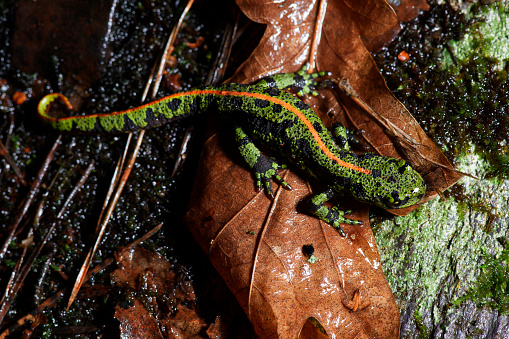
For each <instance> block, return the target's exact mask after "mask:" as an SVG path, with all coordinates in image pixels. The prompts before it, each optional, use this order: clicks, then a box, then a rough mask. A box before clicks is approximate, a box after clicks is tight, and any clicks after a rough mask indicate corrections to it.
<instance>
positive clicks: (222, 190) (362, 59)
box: [186, 0, 460, 338]
mask: <svg viewBox="0 0 509 339" xmlns="http://www.w3.org/2000/svg"><path fill="white" fill-rule="evenodd" d="M238 4H239V6H240V8H241V9H242V11H243V12H244V13H245V14H246V15H247V16H248V17H249V18H250V19H252V20H254V21H256V22H260V23H264V24H267V29H266V32H265V35H264V36H263V38H262V40H261V41H260V43H259V45H258V46H257V48H256V49H255V50H254V52H253V53H252V55H251V56H250V57H249V58H248V59H247V60H246V61H245V62H244V63H243V64H242V65H241V66H240V67H239V69H238V71H237V72H236V73H235V75H234V76H233V77H232V78H231V79H230V81H233V82H240V83H252V82H254V81H256V80H258V79H260V78H262V77H264V76H267V75H270V74H275V73H282V72H283V73H284V72H293V71H296V70H298V69H299V68H300V67H301V66H302V64H304V63H306V62H307V61H308V60H311V61H314V64H315V65H316V68H317V69H318V70H320V71H331V72H332V73H333V77H334V78H337V79H346V80H347V81H348V83H349V85H350V86H351V88H352V89H353V91H355V93H356V94H357V95H358V97H359V98H360V99H361V100H362V101H363V102H364V103H366V104H367V105H369V107H370V108H371V109H373V110H374V111H375V112H377V113H378V114H380V115H381V117H383V119H384V120H387V121H389V122H390V123H391V124H393V125H394V126H395V128H396V129H397V130H398V131H401V134H400V135H397V136H394V135H391V134H390V133H389V132H388V131H387V130H385V128H384V127H383V126H382V124H380V120H377V119H375V118H373V116H372V115H369V114H367V113H366V112H365V111H364V110H363V109H362V108H360V107H359V106H358V104H357V103H355V102H354V101H353V100H351V98H349V96H348V95H347V94H346V93H344V92H343V91H341V90H339V89H338V88H329V89H325V90H323V91H322V93H323V97H320V98H308V99H309V100H308V103H309V104H310V105H312V106H313V107H314V108H315V110H316V111H317V112H318V113H319V114H320V116H321V117H322V119H323V120H324V122H325V123H326V125H328V126H330V125H331V124H332V122H334V121H340V122H342V123H343V124H344V125H346V126H347V127H350V128H352V129H359V130H363V131H364V134H363V135H362V138H363V141H364V142H365V143H366V144H367V145H369V146H370V147H371V149H372V151H373V152H376V153H379V154H382V155H388V156H393V157H397V158H406V159H408V160H410V161H411V162H413V164H414V165H415V166H416V167H421V168H427V169H428V173H423V174H425V175H426V179H427V180H428V183H429V184H430V186H431V187H436V188H438V189H440V190H442V189H445V188H447V187H449V186H450V185H452V184H453V183H455V182H456V181H457V180H458V179H459V177H460V175H458V174H457V173H455V172H453V171H449V170H447V169H444V168H442V167H436V166H435V165H434V163H441V164H442V165H443V166H444V167H450V164H449V163H448V161H447V159H446V158H445V157H444V156H443V154H442V153H441V152H440V151H439V150H438V149H437V148H436V146H435V145H434V144H433V143H432V142H431V140H430V139H429V138H427V136H426V135H425V134H424V132H423V131H422V130H421V128H420V127H419V125H418V124H417V122H416V121H415V120H414V119H413V118H412V116H411V115H410V114H409V112H408V111H407V110H406V109H405V108H404V107H403V105H402V104H401V103H400V102H399V101H398V100H396V99H395V98H394V96H393V95H392V94H391V92H390V91H389V90H388V89H387V87H386V86H385V82H384V80H383V78H382V77H381V75H380V73H379V72H378V70H377V68H376V65H375V64H374V62H373V60H372V59H371V56H370V54H369V52H368V51H367V49H366V48H365V46H364V44H363V42H362V40H361V37H366V38H369V37H372V36H376V35H377V34H380V33H383V32H384V31H387V30H389V29H391V28H392V27H393V26H394V25H395V24H396V23H397V19H396V16H395V13H394V12H393V10H392V9H391V8H390V7H389V6H388V5H387V3H386V2H384V1H375V0H373V1H362V2H359V1H353V0H348V1H330V2H325V1H323V2H321V3H318V2H311V1H307V0H306V1H304V0H301V1H296V2H292V3H291V4H290V3H286V2H276V3H267V2H259V1H240V0H239V1H238ZM319 6H321V7H320V8H319ZM318 37H319V39H318ZM318 42H319V43H318ZM223 135H224V137H223ZM228 138H231V135H230V133H228V131H226V130H224V131H219V133H217V134H213V135H212V136H211V137H210V138H209V139H208V140H207V141H206V142H205V145H204V149H203V154H202V159H201V162H200V165H199V168H198V173H197V180H196V183H195V188H194V191H193V197H192V203H191V207H190V210H189V212H188V214H187V217H186V218H187V222H188V224H189V227H190V229H191V231H192V232H193V234H194V236H195V238H196V239H197V241H198V242H199V243H200V245H201V247H202V248H203V249H204V251H205V252H207V253H208V255H209V257H210V259H211V261H212V263H213V264H214V266H215V267H216V269H217V270H218V271H219V273H220V274H221V275H222V277H223V278H224V279H225V281H226V283H227V284H228V286H229V287H230V289H231V291H232V292H233V293H234V295H235V296H236V297H237V299H238V300H239V302H240V304H241V306H242V307H243V308H244V310H245V312H246V314H247V315H248V317H249V319H250V320H251V322H252V324H253V326H254V328H255V330H256V332H257V334H258V335H259V336H260V337H262V338H275V337H280V338H296V337H297V336H299V333H301V334H303V335H304V336H305V337H307V338H310V337H313V336H315V335H316V337H319V336H320V335H322V334H320V333H321V332H319V331H318V330H316V329H315V332H314V333H315V334H313V335H311V334H309V321H308V319H309V318H314V319H316V321H317V322H318V323H319V324H320V325H321V327H322V328H323V330H324V331H325V332H326V333H327V335H328V336H330V337H335V338H368V337H376V338H397V337H398V334H399V314H398V309H397V307H396V304H395V302H394V298H393V296H392V293H391V290H390V288H389V286H388V284H387V281H386V280H385V277H384V275H383V271H382V268H381V266H380V259H379V256H378V251H377V248H376V243H375V241H374V238H373V234H372V232H371V229H370V227H369V222H368V206H366V205H361V204H359V203H355V202H353V203H352V204H351V205H350V206H349V202H347V201H345V203H344V204H343V205H342V206H343V207H354V208H355V209H356V210H357V213H356V214H353V215H352V218H355V219H359V220H363V221H364V225H363V226H350V225H344V226H343V227H344V230H345V233H346V234H347V236H346V237H344V238H342V237H341V236H339V234H338V232H337V231H336V230H334V229H333V228H332V227H330V226H328V225H327V224H325V223H323V222H321V221H319V220H318V219H316V218H314V217H312V216H309V215H308V214H306V213H305V211H303V210H302V209H301V208H300V206H301V204H302V202H303V201H304V200H305V199H306V198H307V197H309V196H310V194H311V193H312V192H317V190H319V189H320V187H319V186H318V187H315V186H314V183H311V184H310V183H308V182H307V181H305V178H306V176H301V175H300V174H301V173H300V172H295V173H294V172H293V168H291V169H290V170H288V171H286V172H284V179H285V180H286V181H287V182H288V183H289V184H290V185H291V186H292V187H293V190H291V191H288V190H285V189H282V188H279V187H277V185H275V184H273V189H274V190H275V191H276V192H277V193H276V195H275V199H274V200H273V201H272V200H270V199H268V198H267V197H266V196H265V194H264V193H263V192H261V193H256V192H255V190H254V183H253V180H252V176H251V174H250V173H249V171H248V170H247V169H246V168H245V167H244V166H243V165H242V164H243V163H242V161H241V159H240V158H239V156H238V155H237V154H236V151H235V150H234V149H233V148H231V146H229V145H230V144H231V139H228ZM398 138H407V139H408V140H406V139H405V140H398ZM409 140H412V141H415V145H414V146H413V147H415V149H412V148H408V147H402V145H406V143H408V142H409ZM405 142H406V143H405ZM430 160H431V162H430ZM430 180H432V181H430ZM433 195H434V193H433V192H428V194H427V195H426V198H425V200H427V199H430V198H431V197H432V196H433ZM408 211H409V210H407V211H403V213H408ZM398 212H401V211H398ZM310 244H312V245H313V248H314V255H315V257H316V258H317V259H318V260H317V261H316V262H315V263H310V262H308V260H307V259H308V258H309V257H308V255H306V254H305V253H304V252H303V246H305V245H310ZM305 324H306V325H305ZM303 327H304V328H305V330H303ZM313 328H315V327H314V326H313ZM301 330H302V331H301ZM304 333H305V334H304Z"/></svg>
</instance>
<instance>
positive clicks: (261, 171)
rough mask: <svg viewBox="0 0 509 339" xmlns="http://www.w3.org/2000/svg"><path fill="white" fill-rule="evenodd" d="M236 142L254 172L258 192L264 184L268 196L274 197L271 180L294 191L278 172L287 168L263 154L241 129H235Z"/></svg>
mask: <svg viewBox="0 0 509 339" xmlns="http://www.w3.org/2000/svg"><path fill="white" fill-rule="evenodd" d="M235 140H236V142H237V147H238V148H239V151H240V154H241V155H242V157H243V158H244V160H245V161H246V162H247V164H248V166H249V167H250V168H251V170H252V171H253V172H254V176H255V181H256V187H257V188H258V190H261V189H262V184H263V189H264V190H265V192H266V193H267V195H269V196H270V197H274V195H273V193H272V187H271V185H270V179H274V180H275V181H277V182H279V183H280V184H281V185H283V186H284V187H286V188H288V189H292V188H291V187H290V185H288V183H287V182H286V181H284V180H283V178H281V177H280V176H279V174H278V170H280V169H282V168H285V167H286V166H284V165H279V164H278V163H277V162H276V160H274V159H273V158H269V157H267V156H266V155H264V154H262V153H261V152H260V150H259V149H258V147H256V145H255V144H254V143H253V142H252V141H251V139H250V138H249V136H248V135H247V134H246V133H245V132H244V131H243V130H242V128H241V127H236V128H235Z"/></svg>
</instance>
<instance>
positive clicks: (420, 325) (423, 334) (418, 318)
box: [414, 311, 428, 339]
mask: <svg viewBox="0 0 509 339" xmlns="http://www.w3.org/2000/svg"><path fill="white" fill-rule="evenodd" d="M414 321H415V323H416V324H417V329H418V330H419V333H418V334H419V335H418V338H419V339H424V338H428V335H427V333H428V329H427V327H426V325H425V324H424V321H423V320H422V313H421V312H420V311H415V313H414Z"/></svg>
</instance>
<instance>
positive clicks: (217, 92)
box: [48, 89, 371, 174]
mask: <svg viewBox="0 0 509 339" xmlns="http://www.w3.org/2000/svg"><path fill="white" fill-rule="evenodd" d="M202 94H212V95H223V96H225V95H232V96H240V97H251V98H257V99H262V100H268V101H270V102H273V103H275V104H279V105H281V106H283V107H284V108H286V109H287V110H288V111H290V112H292V113H293V114H295V115H296V116H297V117H298V118H299V119H300V121H302V123H303V124H304V125H305V126H306V127H307V129H308V130H309V132H311V135H312V136H313V139H315V141H316V143H317V144H318V147H320V149H321V150H322V151H323V152H324V153H325V155H326V156H327V157H328V158H329V159H331V160H333V161H335V162H336V163H337V164H338V165H340V166H342V167H345V168H348V169H351V170H354V171H358V172H361V173H364V174H371V171H370V170H368V169H365V168H362V167H359V166H356V165H354V164H351V163H349V162H346V161H343V160H341V159H339V158H338V157H337V156H336V155H335V154H334V153H332V152H331V151H330V150H329V149H328V148H327V146H325V144H324V143H323V141H322V138H320V135H319V134H318V132H317V131H316V130H315V128H314V127H313V124H312V123H311V122H310V121H309V120H308V119H307V118H306V116H305V115H304V114H303V113H302V112H301V111H299V110H298V109H297V108H296V107H294V106H292V105H291V104H289V103H287V102H285V101H283V100H281V99H278V98H275V97H272V96H269V95H265V94H261V93H249V92H239V91H221V90H211V89H210V90H209V89H203V90H193V91H188V92H181V93H176V94H172V95H169V96H166V97H164V98H161V99H159V100H156V101H152V102H150V103H148V104H145V105H142V106H139V107H136V108H132V109H128V110H125V111H120V112H112V113H107V114H92V115H88V116H87V117H89V118H92V117H95V118H101V117H103V116H111V115H118V114H125V113H128V112H131V111H133V110H139V109H143V108H146V107H148V106H151V105H153V104H155V103H158V102H161V101H163V100H168V99H171V98H178V97H181V96H187V95H202ZM74 118H76V117H67V118H62V119H60V120H66V119H74ZM48 120H53V119H52V118H50V119H48ZM55 120H57V119H55Z"/></svg>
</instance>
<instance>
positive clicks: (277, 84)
mask: <svg viewBox="0 0 509 339" xmlns="http://www.w3.org/2000/svg"><path fill="white" fill-rule="evenodd" d="M307 69H308V65H307V64H306V65H304V66H303V67H302V68H301V70H300V71H298V72H296V73H281V74H275V75H272V76H268V77H266V78H263V79H262V80H260V81H259V82H258V83H257V84H256V85H257V86H262V87H274V88H277V89H293V90H295V91H296V92H297V95H299V96H303V95H304V94H309V93H311V94H312V95H318V92H316V90H315V89H316V86H317V85H318V83H317V82H316V81H315V79H317V78H319V77H322V76H324V75H327V74H328V73H327V72H315V73H306V70H307Z"/></svg>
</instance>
